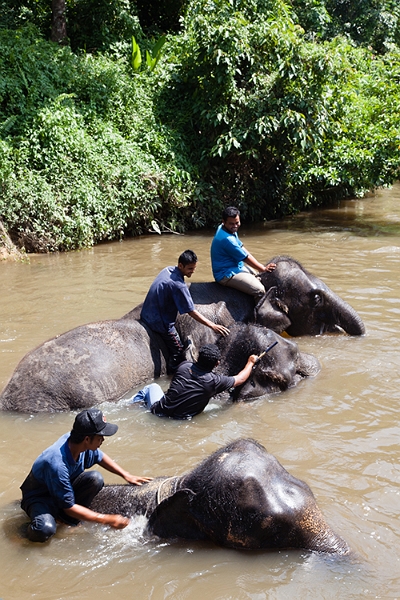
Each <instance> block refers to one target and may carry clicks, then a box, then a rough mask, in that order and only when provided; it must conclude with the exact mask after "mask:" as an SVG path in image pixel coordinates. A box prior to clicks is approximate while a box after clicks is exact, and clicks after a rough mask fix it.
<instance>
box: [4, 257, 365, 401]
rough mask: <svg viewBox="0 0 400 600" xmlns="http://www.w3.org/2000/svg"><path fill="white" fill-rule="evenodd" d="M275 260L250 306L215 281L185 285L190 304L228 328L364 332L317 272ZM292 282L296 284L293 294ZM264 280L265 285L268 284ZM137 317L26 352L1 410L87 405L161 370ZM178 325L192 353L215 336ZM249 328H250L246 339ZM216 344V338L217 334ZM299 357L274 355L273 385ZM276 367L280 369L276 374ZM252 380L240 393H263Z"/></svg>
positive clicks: (153, 337)
mask: <svg viewBox="0 0 400 600" xmlns="http://www.w3.org/2000/svg"><path fill="white" fill-rule="evenodd" d="M274 262H276V264H277V267H276V269H275V271H274V272H273V273H265V274H263V276H265V277H266V279H265V285H266V287H267V289H268V291H267V293H266V295H265V297H264V298H263V299H262V300H261V301H260V303H259V305H258V306H257V307H256V309H255V308H254V304H253V299H252V298H251V297H249V296H246V295H245V294H242V293H241V292H238V291H237V290H232V289H229V288H225V287H223V286H221V285H219V284H217V283H195V284H192V286H191V288H190V289H191V293H192V296H193V299H194V302H195V304H196V308H197V310H199V312H202V313H203V314H205V315H206V316H207V317H208V318H209V319H210V320H212V321H213V322H215V323H219V324H221V325H225V326H227V327H231V328H232V326H233V325H234V324H235V322H237V321H241V322H244V323H249V322H252V321H253V320H255V322H256V323H257V324H259V325H263V326H264V327H269V328H270V329H273V330H274V331H277V332H278V333H280V332H282V331H284V330H287V331H288V332H289V333H291V334H292V335H299V334H300V333H303V334H305V333H309V334H316V333H323V332H325V331H338V330H339V329H338V328H340V329H341V330H344V331H347V332H348V333H351V334H352V335H360V334H362V333H364V326H363V323H362V321H361V319H360V317H359V316H358V315H357V313H356V312H355V311H354V310H353V309H352V308H351V307H349V305H348V304H346V303H345V302H343V301H342V300H341V299H340V298H339V297H337V296H336V295H335V294H334V293H333V292H331V291H330V290H329V288H327V286H325V284H323V283H322V282H321V281H320V280H319V279H317V278H316V277H314V276H311V275H309V274H308V273H306V271H305V270H304V269H303V268H302V267H301V266H300V265H299V264H298V263H297V262H296V261H294V260H293V259H288V258H285V257H277V258H275V259H274ZM296 281H298V282H299V283H298V285H299V288H300V285H301V289H298V290H297V292H296V293H294V289H295V285H294V283H295V282H296ZM270 284H271V286H272V287H268V286H269V285H270ZM286 289H287V290H288V292H286ZM302 307H303V313H302V311H301V308H302ZM139 317H140V306H139V307H136V308H135V309H133V310H132V311H130V312H129V313H128V314H127V315H125V316H124V317H122V318H121V319H116V320H111V321H101V322H97V323H90V324H88V325H82V326H80V327H77V328H75V329H72V330H71V331H68V332H67V333H64V334H62V335H59V336H57V337H55V338H53V339H51V340H48V341H47V342H45V343H44V344H42V345H41V346H39V347H38V348H36V349H34V350H32V351H30V352H28V354H27V355H26V356H25V357H24V358H23V359H22V360H21V361H20V363H19V365H18V366H17V367H16V369H15V371H14V374H13V375H12V377H11V379H10V381H9V383H8V384H7V386H6V387H5V389H4V390H3V392H2V394H1V395H0V409H2V410H14V411H20V412H40V411H47V412H52V411H62V410H71V409H72V410H75V409H83V408H89V407H91V406H94V405H96V404H99V403H101V402H104V401H111V402H113V401H117V400H118V399H119V398H121V397H122V396H123V395H124V394H125V393H127V392H128V391H129V390H131V389H132V388H134V387H136V386H140V385H142V384H143V383H146V382H148V381H149V380H151V379H154V378H157V377H160V376H161V375H164V374H165V373H166V362H165V346H164V344H163V342H162V339H161V338H160V336H159V335H157V334H156V333H154V332H152V331H151V330H149V329H148V328H147V327H146V326H145V325H144V324H143V323H142V322H141V321H140V318H139ZM339 317H340V318H339ZM177 328H178V329H180V331H181V332H182V336H183V337H187V336H188V335H189V336H190V337H191V339H192V342H193V344H192V348H193V351H194V353H196V349H198V348H199V347H200V346H201V345H202V344H203V343H208V342H211V341H212V342H215V340H216V337H215V334H214V332H213V331H212V330H211V329H208V328H207V327H204V326H202V325H200V324H198V323H197V322H195V321H194V320H193V319H191V318H190V317H188V316H187V315H183V316H182V317H179V318H178V320H177ZM307 328H308V331H307ZM254 332H255V330H251V331H250V334H249V338H250V341H253V334H254ZM254 340H255V342H256V343H255V345H254V349H252V347H251V345H250V346H248V347H247V350H248V351H249V353H257V352H258V350H257V349H258V334H257V335H255V337H254ZM220 343H221V344H222V345H223V340H222V341H221V340H220ZM227 343H228V344H229V343H231V345H232V346H234V345H235V343H236V342H235V339H234V338H233V337H230V336H229V337H228V338H227ZM287 343H288V341H287V340H286V341H282V342H281V343H280V344H279V348H280V349H281V350H282V349H283V347H284V344H287ZM264 349H265V348H263V350H264ZM247 350H246V351H247ZM225 352H226V360H225V369H226V370H227V371H229V372H230V373H231V372H232V371H230V367H231V365H230V364H228V363H229V361H230V360H231V354H229V352H228V350H227V349H226V348H225ZM275 356H276V357H277V356H278V354H276V353H275ZM298 362H299V361H298V359H296V360H294V361H292V363H293V364H292V363H290V362H289V364H288V365H284V364H283V362H282V361H281V362H279V361H277V362H275V366H276V365H277V367H276V368H275V371H276V373H278V375H274V377H275V379H276V381H277V379H280V380H281V384H280V385H278V387H279V389H285V387H289V386H290V385H292V384H293V383H295V382H296V378H297V377H298V375H299V373H300V372H301V368H300V369H298V370H297V371H296V369H297V363H298ZM300 362H301V361H300ZM303 362H304V361H303ZM293 365H294V366H295V368H294V370H293ZM279 370H283V371H285V372H286V374H283V375H282V374H279ZM288 370H289V371H290V370H292V372H293V374H294V379H293V381H290V377H288V376H287V372H288ZM312 370H313V371H315V369H314V368H313V369H312ZM258 372H259V373H261V371H258ZM296 372H297V375H296ZM304 374H306V375H307V374H310V373H307V372H306V371H305V372H304ZM311 374H313V373H311ZM253 381H254V378H253ZM265 381H266V380H265ZM285 381H286V382H287V383H285ZM258 384H259V385H258V387H257V388H256V389H253V390H250V389H249V388H248V387H247V390H245V391H244V392H242V394H243V397H244V398H247V397H251V396H257V395H258V396H259V395H261V394H262V393H268V391H269V383H268V385H267V386H266V387H265V386H264V384H262V378H261V377H260V378H258ZM253 387H254V386H253ZM260 390H261V391H260ZM262 390H264V391H262ZM273 391H278V390H277V388H275V390H273Z"/></svg>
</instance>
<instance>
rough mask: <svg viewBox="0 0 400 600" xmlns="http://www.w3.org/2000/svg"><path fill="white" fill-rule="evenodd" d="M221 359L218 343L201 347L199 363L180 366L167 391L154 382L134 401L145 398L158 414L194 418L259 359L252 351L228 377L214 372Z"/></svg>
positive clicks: (244, 377) (239, 381) (241, 380)
mask: <svg viewBox="0 0 400 600" xmlns="http://www.w3.org/2000/svg"><path fill="white" fill-rule="evenodd" d="M220 358H221V354H220V351H219V349H218V347H217V346H216V345H215V344H207V345H205V346H202V347H201V348H200V351H199V358H198V360H197V362H191V361H185V362H182V363H181V364H180V365H179V366H178V368H177V370H176V372H175V374H174V376H173V378H172V381H171V385H170V387H169V389H168V391H167V392H165V394H164V392H163V391H162V389H161V387H160V386H159V385H158V383H151V384H150V385H146V387H144V388H143V389H142V390H140V391H139V392H138V393H137V394H136V396H134V398H133V402H140V401H144V402H145V403H146V405H147V407H148V408H150V410H151V412H152V413H154V414H155V415H158V416H159V417H172V418H173V419H187V418H189V417H194V415H197V414H199V413H200V412H202V411H203V410H204V409H205V407H206V406H207V404H208V402H209V401H210V398H212V396H215V394H219V393H221V392H224V391H225V390H228V389H229V388H234V387H237V386H238V385H241V384H242V383H244V382H245V381H246V380H247V379H248V378H249V376H250V373H251V370H252V367H253V365H255V363H256V362H257V359H258V357H257V356H256V355H255V354H252V355H251V356H249V358H248V361H247V364H246V365H245V367H244V368H243V369H242V370H241V371H240V373H238V374H237V375H234V376H230V377H228V376H226V375H218V374H217V373H213V372H212V370H213V369H214V367H216V366H217V364H218V363H219V361H220Z"/></svg>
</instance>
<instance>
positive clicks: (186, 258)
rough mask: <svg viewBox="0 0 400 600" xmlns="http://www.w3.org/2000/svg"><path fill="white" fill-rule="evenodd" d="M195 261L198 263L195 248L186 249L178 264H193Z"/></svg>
mask: <svg viewBox="0 0 400 600" xmlns="http://www.w3.org/2000/svg"><path fill="white" fill-rule="evenodd" d="M193 263H197V256H196V253H195V252H193V250H185V252H182V254H181V255H180V257H179V258H178V265H179V264H181V265H183V266H184V267H186V265H191V264H193Z"/></svg>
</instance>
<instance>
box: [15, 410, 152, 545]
mask: <svg viewBox="0 0 400 600" xmlns="http://www.w3.org/2000/svg"><path fill="white" fill-rule="evenodd" d="M117 430H118V425H113V424H111V423H107V422H106V419H105V417H104V415H103V413H102V412H101V410H98V409H97V408H91V409H89V410H84V411H82V412H80V413H79V414H78V415H77V416H76V418H75V421H74V425H73V427H72V430H71V432H70V433H66V434H64V435H63V436H61V437H60V439H58V440H57V441H56V442H55V443H54V444H53V445H52V446H50V447H49V448H47V449H46V450H44V451H43V452H42V454H40V456H39V457H38V458H37V459H36V460H35V462H34V463H33V466H32V469H31V471H30V473H29V475H28V476H27V478H26V479H25V481H24V483H23V484H22V485H21V490H22V501H21V507H22V508H23V510H24V511H25V512H26V513H27V515H28V516H29V518H30V519H31V522H30V524H29V526H28V538H29V539H30V540H31V541H32V542H46V541H47V540H48V539H49V538H50V537H51V536H53V535H54V534H55V532H56V529H57V521H59V522H62V523H66V524H67V525H78V524H79V522H80V521H95V522H97V523H104V524H105V525H110V526H111V527H114V528H115V529H123V528H124V527H126V526H127V525H128V524H129V519H127V518H126V517H123V516H122V515H106V514H100V513H96V512H94V511H92V510H90V509H89V508H87V507H88V506H89V505H90V503H91V501H92V500H93V498H94V497H95V495H96V494H97V493H98V492H99V491H100V490H101V488H102V487H103V485H104V479H103V476H102V475H101V473H99V472H98V471H91V472H85V469H89V468H90V467H92V466H93V465H95V464H99V465H100V466H101V467H103V468H104V469H106V470H107V471H110V472H111V473H115V474H116V475H119V476H120V477H122V478H123V479H125V481H127V482H128V483H131V484H134V485H141V484H142V483H145V482H147V481H150V478H149V477H136V476H135V475H131V474H130V473H128V471H125V470H124V469H123V468H122V467H120V466H119V465H118V464H117V463H116V462H114V461H113V460H112V459H111V458H110V457H109V456H107V454H105V453H104V452H102V451H101V450H100V446H101V444H102V443H103V441H104V437H105V436H110V435H114V433H116V432H117Z"/></svg>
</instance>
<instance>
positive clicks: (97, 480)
mask: <svg viewBox="0 0 400 600" xmlns="http://www.w3.org/2000/svg"><path fill="white" fill-rule="evenodd" d="M85 476H86V482H87V485H88V486H90V487H91V489H92V490H96V494H97V492H99V491H100V490H101V489H102V488H103V487H104V477H103V475H102V474H101V473H99V471H90V472H86V473H85Z"/></svg>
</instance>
